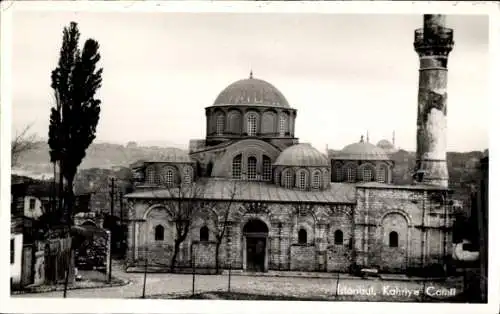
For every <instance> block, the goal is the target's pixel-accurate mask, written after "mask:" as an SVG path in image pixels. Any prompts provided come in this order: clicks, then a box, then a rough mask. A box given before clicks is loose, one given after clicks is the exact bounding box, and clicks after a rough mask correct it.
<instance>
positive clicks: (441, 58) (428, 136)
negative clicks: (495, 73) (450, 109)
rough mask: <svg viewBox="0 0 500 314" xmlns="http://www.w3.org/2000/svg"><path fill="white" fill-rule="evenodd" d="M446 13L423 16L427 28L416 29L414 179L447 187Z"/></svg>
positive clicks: (449, 40) (450, 35)
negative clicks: (416, 108)
mask: <svg viewBox="0 0 500 314" xmlns="http://www.w3.org/2000/svg"><path fill="white" fill-rule="evenodd" d="M445 20H446V18H445V16H444V15H434V14H426V15H424V20H423V22H424V25H423V26H424V27H423V28H420V29H417V30H415V41H414V43H413V46H414V48H415V51H416V52H417V53H418V56H419V58H420V71H419V76H420V77H419V86H418V116H417V154H416V164H415V176H414V180H415V182H417V183H422V184H428V185H435V186H440V187H443V188H447V187H448V167H447V165H446V112H447V109H446V99H447V81H448V69H447V64H448V55H449V53H450V52H451V50H452V49H453V45H454V42H453V30H452V29H450V28H446V26H445Z"/></svg>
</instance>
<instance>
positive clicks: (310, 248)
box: [290, 245, 316, 271]
mask: <svg viewBox="0 0 500 314" xmlns="http://www.w3.org/2000/svg"><path fill="white" fill-rule="evenodd" d="M290 256H291V259H290V270H301V271H315V270H316V248H315V247H314V245H292V247H291V248H290Z"/></svg>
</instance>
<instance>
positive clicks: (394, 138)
mask: <svg viewBox="0 0 500 314" xmlns="http://www.w3.org/2000/svg"><path fill="white" fill-rule="evenodd" d="M392 146H393V147H394V148H396V131H392Z"/></svg>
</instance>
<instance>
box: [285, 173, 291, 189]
mask: <svg viewBox="0 0 500 314" xmlns="http://www.w3.org/2000/svg"><path fill="white" fill-rule="evenodd" d="M283 186H284V187H286V188H288V189H289V188H291V187H292V186H293V177H292V172H291V171H290V170H285V174H284V178H283Z"/></svg>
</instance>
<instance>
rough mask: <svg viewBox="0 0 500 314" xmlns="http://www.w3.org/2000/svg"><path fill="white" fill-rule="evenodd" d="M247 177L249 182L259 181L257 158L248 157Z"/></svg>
mask: <svg viewBox="0 0 500 314" xmlns="http://www.w3.org/2000/svg"><path fill="white" fill-rule="evenodd" d="M247 168H248V169H247V175H248V180H255V179H257V158H255V157H253V156H252V157H248V165H247Z"/></svg>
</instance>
